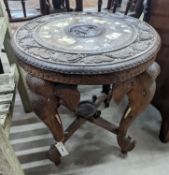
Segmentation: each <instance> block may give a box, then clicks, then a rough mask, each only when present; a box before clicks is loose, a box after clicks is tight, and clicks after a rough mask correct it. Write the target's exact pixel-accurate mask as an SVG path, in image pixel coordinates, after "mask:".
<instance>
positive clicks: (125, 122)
mask: <svg viewBox="0 0 169 175" xmlns="http://www.w3.org/2000/svg"><path fill="white" fill-rule="evenodd" d="M159 71H160V68H159V66H158V64H157V63H154V64H152V65H151V66H150V67H149V68H148V69H147V71H146V72H144V73H142V74H141V75H139V76H137V77H135V78H134V79H133V80H131V81H128V82H125V83H123V84H121V85H119V87H117V88H116V89H115V90H114V92H113V94H114V98H115V100H116V101H119V100H121V98H122V97H123V96H124V95H125V94H127V96H128V100H129V104H128V107H127V108H126V110H125V112H124V115H123V117H122V119H121V122H120V126H119V129H118V134H117V141H118V144H119V146H120V147H121V150H122V152H123V153H127V152H128V151H131V150H132V149H133V148H134V146H135V141H132V140H131V138H130V137H128V138H127V137H126V135H127V130H128V128H129V127H130V125H131V124H132V122H133V121H134V120H135V118H136V117H137V116H138V115H139V114H140V113H141V112H143V110H144V109H145V108H146V107H147V106H148V105H149V103H150V102H151V100H152V98H153V96H154V93H155V88H156V84H155V80H156V77H157V76H158V74H159Z"/></svg>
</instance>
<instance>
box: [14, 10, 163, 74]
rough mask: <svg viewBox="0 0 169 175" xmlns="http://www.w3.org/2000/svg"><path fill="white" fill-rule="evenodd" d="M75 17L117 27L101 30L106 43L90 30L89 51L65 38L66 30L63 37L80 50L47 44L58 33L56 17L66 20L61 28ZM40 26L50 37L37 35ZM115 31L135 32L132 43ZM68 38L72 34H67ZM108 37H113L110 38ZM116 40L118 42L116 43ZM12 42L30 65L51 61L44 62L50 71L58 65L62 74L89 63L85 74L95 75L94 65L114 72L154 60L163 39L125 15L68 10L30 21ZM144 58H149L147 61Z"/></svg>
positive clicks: (82, 21) (39, 64)
mask: <svg viewBox="0 0 169 175" xmlns="http://www.w3.org/2000/svg"><path fill="white" fill-rule="evenodd" d="M75 17H76V20H77V19H78V18H79V19H78V20H79V21H80V23H79V25H82V24H85V25H87V24H91V20H92V22H93V21H95V22H96V23H97V25H98V26H99V25H100V26H101V27H104V25H105V24H104V22H105V21H106V22H107V21H108V22H109V21H110V26H111V21H116V23H117V26H115V28H114V29H113V27H112V28H110V26H106V27H107V28H105V29H104V30H105V31H104V32H103V33H104V34H101V33H98V34H99V35H103V37H102V38H101V39H102V40H104V39H105V38H106V37H107V40H106V42H103V41H102V40H101V41H99V39H100V38H99V36H94V35H91V33H90V32H89V31H88V32H89V35H90V37H89V38H91V40H87V42H93V44H91V45H90V43H86V48H89V50H88V52H85V51H83V50H84V49H85V48H84V46H85V45H82V46H81V45H77V44H76V43H75V44H74V43H73V42H74V41H73V40H69V39H70V38H66V37H67V35H68V34H67V32H66V31H65V33H64V34H65V35H63V36H62V39H63V40H65V42H70V43H71V44H70V45H74V46H75V47H77V48H78V50H79V53H76V51H77V49H75V53H73V52H74V51H73V50H72V49H71V48H70V49H71V50H70V52H68V50H69V48H68V49H66V50H65V51H64V50H63V48H64V46H62V49H60V50H59V48H60V46H58V45H59V44H58V42H56V43H55V40H54V41H53V42H54V43H53V45H52V47H48V40H49V39H48V37H51V36H54V35H57V31H54V29H55V27H54V25H55V24H56V23H55V21H57V19H64V22H65V23H62V22H63V21H61V22H60V23H62V25H60V26H59V27H60V28H65V29H64V30H66V29H67V28H69V27H70V26H69V25H68V24H69V23H68V24H67V23H66V22H67V19H69V20H70V21H71V24H72V23H73V22H74V21H73V19H74V18H75ZM81 17H83V18H81ZM85 19H86V20H85ZM98 19H99V20H98ZM107 19H108V20H107ZM110 19H111V20H110ZM60 23H59V22H58V24H56V25H59V24H60ZM118 23H119V24H118ZM123 23H124V24H123ZM67 25H68V26H67ZM65 26H66V27H65ZM76 26H77V24H76ZM50 27H52V31H51V30H49V29H48V28H50ZM117 27H118V28H117ZM41 28H45V30H43V31H42V33H41V35H42V34H44V35H45V36H46V37H47V38H46V39H45V41H44V42H42V43H41V41H39V38H38V32H39V30H40V29H41ZM69 29H70V28H69ZM92 29H93V28H92ZM48 30H49V31H50V32H49V36H48V34H47V33H45V32H46V31H48ZM116 31H119V33H118V34H119V35H120V34H122V36H123V32H124V31H125V32H126V33H125V35H127V33H130V32H133V33H132V35H133V36H132V35H130V34H129V38H128V39H129V40H130V42H129V43H128V44H127V45H125V44H124V43H125V42H128V40H125V38H123V37H122V38H120V37H118V36H117V35H118V34H117V33H116ZM96 33H97V32H96ZM109 34H111V35H109ZM113 35H114V36H113ZM115 35H116V36H115ZM125 35H124V36H125ZM131 36H132V37H131ZM64 37H65V38H64ZM68 37H70V36H69V35H68ZM109 37H112V38H111V40H110V39H109ZM113 37H115V38H113ZM116 37H117V38H116ZM130 37H131V38H130ZM72 38H73V39H74V38H75V41H77V40H79V39H81V38H79V37H77V38H76V37H75V35H74V37H72ZM72 38H71V39H72ZM82 39H83V38H82ZM123 39H124V41H123ZM49 41H50V40H49ZM51 41H52V39H51ZM84 42H86V40H84ZM97 42H100V43H101V44H100V45H99V44H98V45H97ZM113 42H114V43H115V44H113ZM63 43H64V41H63ZM106 44H107V45H106ZM12 45H13V48H14V50H15V52H16V53H17V55H18V56H19V58H20V59H21V61H24V62H29V64H31V65H33V66H34V65H35V64H36V66H38V67H39V68H41V67H43V64H46V63H44V62H43V61H44V60H45V62H47V63H48V64H47V65H44V66H45V68H46V69H47V70H51V66H52V70H54V68H53V67H55V71H56V72H62V73H63V72H64V69H65V67H64V66H71V69H70V73H73V72H76V71H77V70H78V72H80V70H81V67H82V66H84V65H85V64H86V65H90V68H87V69H86V74H90V73H91V74H94V73H97V71H96V70H95V71H93V66H94V67H96V66H97V67H98V72H101V71H103V72H104V73H106V72H107V73H109V72H111V71H116V69H117V70H119V69H124V68H125V67H126V68H129V67H133V66H137V64H138V63H139V62H146V61H147V60H146V59H152V57H153V56H154V55H155V54H156V53H157V51H158V49H159V46H160V39H159V36H158V34H157V33H156V31H155V30H154V29H153V28H152V27H151V26H149V25H148V24H147V23H145V22H142V21H139V20H137V19H134V18H131V17H126V16H123V15H118V16H117V15H114V14H108V13H66V14H54V15H49V16H45V17H42V18H38V19H35V20H33V21H31V22H29V23H27V24H26V25H24V26H23V27H21V28H20V29H19V30H18V31H17V32H16V33H15V35H14V38H13V42H12ZM55 45H56V48H55ZM87 45H89V46H87ZM110 46H111V47H110ZM79 47H81V48H79ZM116 47H117V49H116ZM107 48H108V50H107ZM110 48H111V50H110ZM80 50H81V51H80ZM93 50H94V52H93ZM144 55H146V56H144ZM144 58H146V59H145V60H144ZM60 64H61V67H60V68H59V69H58V68H57V67H58V65H60ZM114 64H115V65H114ZM66 72H69V70H68V68H66ZM84 72H85V68H84V70H83V73H84Z"/></svg>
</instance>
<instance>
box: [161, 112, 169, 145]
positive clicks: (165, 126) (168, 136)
mask: <svg viewBox="0 0 169 175" xmlns="http://www.w3.org/2000/svg"><path fill="white" fill-rule="evenodd" d="M161 114H162V124H161V129H160V135H159V137H160V140H161V141H162V142H163V143H167V142H168V141H169V117H168V116H169V113H167V114H163V113H161Z"/></svg>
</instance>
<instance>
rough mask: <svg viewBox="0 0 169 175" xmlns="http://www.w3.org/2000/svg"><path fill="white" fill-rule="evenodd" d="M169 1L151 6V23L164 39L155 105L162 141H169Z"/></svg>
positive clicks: (152, 2)
mask: <svg viewBox="0 0 169 175" xmlns="http://www.w3.org/2000/svg"><path fill="white" fill-rule="evenodd" d="M168 8H169V1H168V0H158V1H151V4H149V9H150V11H149V19H150V20H149V23H150V24H151V25H152V26H154V27H155V28H156V29H157V31H158V33H159V34H160V36H161V39H162V47H161V49H160V52H159V54H158V57H157V62H158V63H159V64H160V66H161V73H160V75H159V77H158V79H157V91H156V94H155V97H154V100H153V104H154V105H155V106H156V107H157V108H158V109H159V110H160V112H161V115H162V125H161V131H160V139H161V141H162V142H168V141H169V81H168V75H169V11H168Z"/></svg>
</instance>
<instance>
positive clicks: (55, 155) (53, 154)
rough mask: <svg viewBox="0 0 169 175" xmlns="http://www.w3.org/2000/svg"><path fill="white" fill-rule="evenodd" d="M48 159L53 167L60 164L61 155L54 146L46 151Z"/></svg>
mask: <svg viewBox="0 0 169 175" xmlns="http://www.w3.org/2000/svg"><path fill="white" fill-rule="evenodd" d="M48 158H49V159H50V160H51V161H52V162H54V163H55V165H59V164H60V163H61V155H60V153H59V151H58V150H57V148H56V147H55V145H54V144H52V145H51V146H50V149H49V151H48Z"/></svg>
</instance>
